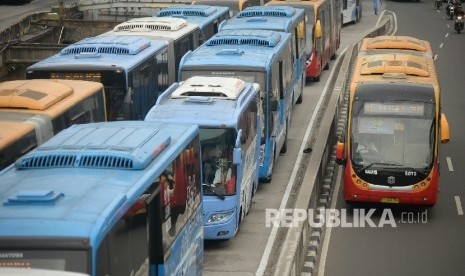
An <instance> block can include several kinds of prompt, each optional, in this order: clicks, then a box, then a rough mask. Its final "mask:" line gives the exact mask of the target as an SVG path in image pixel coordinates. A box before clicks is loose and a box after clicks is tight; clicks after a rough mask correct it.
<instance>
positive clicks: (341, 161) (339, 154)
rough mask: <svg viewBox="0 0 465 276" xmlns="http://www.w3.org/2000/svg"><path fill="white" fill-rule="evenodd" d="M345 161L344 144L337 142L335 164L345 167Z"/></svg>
mask: <svg viewBox="0 0 465 276" xmlns="http://www.w3.org/2000/svg"><path fill="white" fill-rule="evenodd" d="M345 162H346V159H345V158H344V143H342V142H340V141H338V142H337V143H336V163H337V164H338V165H345Z"/></svg>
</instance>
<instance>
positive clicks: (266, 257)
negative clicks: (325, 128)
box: [255, 46, 349, 276]
mask: <svg viewBox="0 0 465 276" xmlns="http://www.w3.org/2000/svg"><path fill="white" fill-rule="evenodd" d="M348 47H349V46H346V47H345V48H344V49H343V50H342V52H341V54H339V55H338V56H339V57H338V59H339V58H341V57H344V56H345V52H346V51H347V48H348ZM337 62H339V60H336V63H337ZM334 74H336V73H335V71H334V70H332V71H331V74H330V75H329V77H328V80H331V78H333V75H334ZM329 83H330V81H327V82H326V84H325V86H324V87H323V93H321V95H320V99H319V100H318V103H317V105H316V107H315V112H313V115H312V118H311V119H310V122H309V124H308V126H307V130H306V132H305V135H304V138H303V140H302V144H301V145H300V149H299V153H298V155H297V159H296V161H295V164H294V168H293V169H292V173H291V177H290V179H289V182H288V183H287V186H286V191H284V195H283V199H282V200H281V205H280V206H279V210H282V209H284V208H286V205H287V201H288V200H289V196H290V194H291V190H292V186H293V185H292V184H294V180H295V178H296V176H297V171H298V169H299V167H300V162H301V160H302V155H303V151H304V149H305V147H306V146H307V142H308V139H309V138H310V132H311V131H312V129H313V125H314V123H315V120H316V116H317V115H318V110H320V107H321V105H322V104H323V99H324V98H325V95H326V93H328V90H329V89H328V86H329ZM277 234H278V226H275V225H273V229H271V233H270V236H268V241H267V243H266V246H265V251H264V252H263V255H262V259H261V260H260V264H259V265H258V269H257V272H256V273H255V276H262V275H263V274H264V273H265V269H266V266H267V264H268V260H269V258H270V255H271V249H273V244H274V242H275V240H276V235H277Z"/></svg>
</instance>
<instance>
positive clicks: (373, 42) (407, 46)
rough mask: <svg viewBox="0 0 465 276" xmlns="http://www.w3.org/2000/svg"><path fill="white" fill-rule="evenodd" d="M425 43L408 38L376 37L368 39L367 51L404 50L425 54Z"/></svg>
mask: <svg viewBox="0 0 465 276" xmlns="http://www.w3.org/2000/svg"><path fill="white" fill-rule="evenodd" d="M426 45H427V42H426V41H424V40H420V39H417V38H414V37H410V36H389V35H383V36H377V37H374V38H369V39H368V42H367V49H404V50H413V51H419V52H426Z"/></svg>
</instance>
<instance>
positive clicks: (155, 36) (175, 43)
mask: <svg viewBox="0 0 465 276" xmlns="http://www.w3.org/2000/svg"><path fill="white" fill-rule="evenodd" d="M108 35H110V36H111V35H116V36H119V35H122V36H137V37H144V38H147V39H150V40H155V41H166V42H167V43H168V49H167V51H166V52H165V53H164V56H163V57H161V58H162V62H163V64H164V66H163V67H162V68H161V69H160V71H162V72H164V76H163V77H164V78H167V80H168V83H169V85H171V84H173V83H174V82H175V81H176V80H177V78H178V76H177V73H178V69H179V67H178V65H179V61H180V60H181V58H182V57H183V56H184V54H186V53H187V52H188V51H191V50H194V49H195V48H197V47H199V45H200V29H199V26H198V25H197V24H194V23H189V22H188V21H187V20H185V19H182V18H172V17H164V18H158V17H141V18H133V19H131V20H128V21H126V22H123V23H121V24H119V25H117V26H115V27H114V28H113V30H112V31H109V32H106V33H103V34H101V36H108ZM166 72H167V75H166ZM166 88H167V87H165V89H166ZM159 91H161V92H163V91H164V90H159ZM160 94H161V93H160Z"/></svg>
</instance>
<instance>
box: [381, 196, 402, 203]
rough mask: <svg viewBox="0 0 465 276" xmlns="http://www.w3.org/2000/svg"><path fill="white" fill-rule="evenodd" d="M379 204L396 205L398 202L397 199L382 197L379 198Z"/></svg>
mask: <svg viewBox="0 0 465 276" xmlns="http://www.w3.org/2000/svg"><path fill="white" fill-rule="evenodd" d="M381 202H382V203H395V204H398V203H399V202H400V200H399V199H398V198H394V197H383V198H381Z"/></svg>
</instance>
